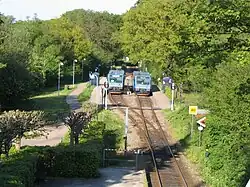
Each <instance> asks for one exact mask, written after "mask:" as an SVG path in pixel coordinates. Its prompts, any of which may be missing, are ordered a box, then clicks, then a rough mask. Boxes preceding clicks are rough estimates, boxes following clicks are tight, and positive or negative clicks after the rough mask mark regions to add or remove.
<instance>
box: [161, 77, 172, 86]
mask: <svg viewBox="0 0 250 187" xmlns="http://www.w3.org/2000/svg"><path fill="white" fill-rule="evenodd" d="M162 81H163V85H171V84H172V83H173V82H174V80H173V79H172V78H171V77H164V78H163V79H162Z"/></svg>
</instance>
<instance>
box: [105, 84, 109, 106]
mask: <svg viewBox="0 0 250 187" xmlns="http://www.w3.org/2000/svg"><path fill="white" fill-rule="evenodd" d="M107 109H108V89H107V88H105V110H107Z"/></svg>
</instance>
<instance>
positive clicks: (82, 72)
mask: <svg viewBox="0 0 250 187" xmlns="http://www.w3.org/2000/svg"><path fill="white" fill-rule="evenodd" d="M85 60H86V58H84V59H83V61H85ZM83 61H82V81H83Z"/></svg>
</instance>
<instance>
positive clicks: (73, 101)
mask: <svg viewBox="0 0 250 187" xmlns="http://www.w3.org/2000/svg"><path fill="white" fill-rule="evenodd" d="M86 85H87V83H81V84H79V85H78V86H77V88H76V89H75V90H74V91H73V92H71V93H70V94H69V95H68V96H67V97H66V102H67V103H68V104H69V106H70V108H71V110H78V109H80V108H81V104H80V103H79V102H78V99H77V97H78V95H80V93H82V92H83V90H84V89H85V87H86Z"/></svg>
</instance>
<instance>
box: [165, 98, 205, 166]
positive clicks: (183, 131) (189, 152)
mask: <svg viewBox="0 0 250 187" xmlns="http://www.w3.org/2000/svg"><path fill="white" fill-rule="evenodd" d="M200 101H201V95H199V94H196V93H190V94H183V100H182V102H179V101H178V102H176V103H175V110H174V111H170V110H169V109H166V110H164V113H165V116H166V118H167V120H168V121H169V124H170V127H171V128H172V129H173V137H174V138H175V139H177V140H179V142H180V143H181V145H182V146H181V148H182V149H183V151H184V154H185V155H186V156H187V158H188V159H189V160H190V161H191V162H193V163H196V164H197V166H198V167H199V168H201V165H200V163H201V162H200V161H201V160H202V159H204V150H202V149H201V148H200V147H199V131H198V125H197V124H196V121H197V120H198V119H196V118H194V123H193V134H192V138H191V137H190V132H191V121H192V116H191V115H190V114H189V113H188V107H189V106H191V105H192V106H198V107H200V106H199V104H200Z"/></svg>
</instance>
